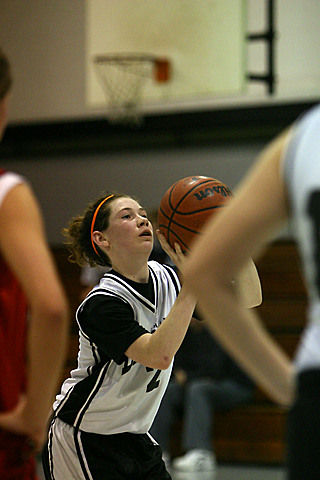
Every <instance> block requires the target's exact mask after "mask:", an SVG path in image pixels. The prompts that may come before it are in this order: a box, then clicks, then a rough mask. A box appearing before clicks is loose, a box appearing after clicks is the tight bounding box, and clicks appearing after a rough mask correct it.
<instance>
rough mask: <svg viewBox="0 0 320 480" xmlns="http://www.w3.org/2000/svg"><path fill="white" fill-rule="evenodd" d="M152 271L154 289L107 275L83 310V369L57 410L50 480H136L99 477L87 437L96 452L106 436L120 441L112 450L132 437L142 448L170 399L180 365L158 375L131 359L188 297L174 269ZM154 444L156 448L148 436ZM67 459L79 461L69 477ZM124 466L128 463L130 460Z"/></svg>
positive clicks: (80, 312) (50, 445)
mask: <svg viewBox="0 0 320 480" xmlns="http://www.w3.org/2000/svg"><path fill="white" fill-rule="evenodd" d="M148 265H149V272H150V275H149V282H148V283H147V284H142V283H136V282H133V281H130V280H128V279H126V278H125V277H123V276H122V275H120V274H119V273H117V272H115V271H113V270H111V271H110V272H108V273H106V274H105V275H104V276H103V277H102V279H101V281H100V283H99V284H98V285H97V286H95V287H94V288H93V289H92V290H91V292H90V293H89V294H88V296H87V297H86V299H85V300H84V301H83V302H82V304H81V305H80V307H79V308H78V310H77V313H76V319H77V322H78V325H79V343H80V349H79V354H78V367H77V369H75V370H73V371H72V372H71V374H70V378H68V379H67V380H66V381H65V382H64V383H63V385H62V388H61V393H60V394H59V395H58V396H57V398H56V402H55V404H54V411H55V415H54V419H53V422H52V425H51V429H50V431H49V442H48V454H49V468H50V475H51V476H48V473H46V475H47V478H52V479H55V480H65V479H66V478H68V480H72V479H80V478H89V479H91V478H92V479H98V478H99V480H102V479H103V478H108V479H109V478H131V476H130V475H128V476H127V477H126V476H120V474H119V476H116V473H114V476H112V475H113V474H112V473H111V472H110V474H109V476H104V477H101V476H100V477H99V475H101V473H100V474H98V473H95V472H94V468H95V465H94V464H97V463H98V462H100V461H101V460H102V462H103V461H104V458H102V459H101V458H99V456H98V457H97V458H94V457H95V455H94V452H92V450H91V452H90V455H86V448H85V447H84V445H83V438H86V437H87V436H88V435H90V436H91V437H90V439H91V440H90V443H91V446H92V444H93V443H94V441H97V443H100V444H101V442H103V441H104V440H102V436H108V437H109V439H110V438H112V439H113V442H112V443H110V445H111V448H113V447H112V445H115V443H116V440H115V437H117V440H118V439H119V438H120V437H119V435H121V434H125V435H127V434H130V435H131V437H130V440H125V443H127V442H130V443H132V442H135V441H136V439H137V438H138V437H139V434H142V435H145V434H147V432H148V430H149V428H150V427H151V425H152V423H153V420H154V417H155V415H156V413H157V411H158V408H159V405H160V402H161V399H162V397H163V395H164V393H165V390H166V387H167V384H168V381H169V378H170V374H171V369H172V364H171V365H170V367H169V368H168V369H167V370H154V369H152V368H148V367H146V366H144V365H141V364H139V363H137V362H134V361H132V360H130V359H129V358H128V357H126V355H125V353H124V352H125V351H126V350H127V349H128V347H129V346H130V345H131V344H132V343H133V342H134V341H135V340H136V339H137V338H139V337H140V336H141V335H143V334H145V333H147V332H148V333H153V332H154V331H155V330H156V329H157V328H158V327H159V325H161V323H162V322H163V320H164V319H165V318H166V317H167V315H168V314H169V312H170V310H171V308H172V306H173V304H174V302H175V300H176V297H177V295H178V293H179V290H180V283H179V280H178V277H177V275H176V273H175V272H174V270H173V269H172V268H170V267H168V266H164V265H161V264H159V263H157V262H154V261H150V262H148ZM67 432H68V433H67ZM87 434H88V435H87ZM132 434H134V438H132ZM92 436H95V439H93V441H92ZM107 441H108V439H106V442H107ZM147 441H148V442H149V443H150V444H151V445H152V446H154V444H155V442H154V441H153V439H151V437H150V436H148V435H147ZM90 448H91V447H90ZM106 448H109V447H106ZM118 448H121V447H118ZM142 448H144V447H142ZM120 453H121V452H118V454H120ZM106 454H107V452H105V454H104V456H106ZM66 455H68V456H70V458H71V457H72V460H70V461H69V460H68V462H69V464H70V462H71V463H72V467H71V466H70V470H67V471H65V470H64V471H63V469H62V468H61V463H62V462H60V461H59V460H61V458H62V457H64V459H65V458H66ZM90 456H92V459H91V460H90V459H89V457H90ZM160 456H161V455H160ZM119 461H120V462H122V463H123V462H125V459H124V456H123V455H122V460H121V457H120V460H119ZM68 462H66V461H65V460H64V461H63V463H64V464H66V463H68ZM90 462H91V463H90ZM105 467H106V466H105V465H104V469H105ZM108 467H109V465H108ZM101 471H103V468H102V467H101ZM136 476H137V474H136ZM132 478H134V475H133V476H132ZM137 478H138V476H137ZM139 478H140V477H139ZM141 478H144V477H143V476H141ZM146 478H147V476H146ZM150 478H170V476H161V477H157V476H154V477H150Z"/></svg>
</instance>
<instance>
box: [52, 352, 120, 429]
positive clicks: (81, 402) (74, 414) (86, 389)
mask: <svg viewBox="0 0 320 480" xmlns="http://www.w3.org/2000/svg"><path fill="white" fill-rule="evenodd" d="M110 363H111V360H110V359H109V360H108V361H107V362H105V361H104V362H101V363H100V364H98V365H95V366H94V367H93V368H92V373H91V375H89V376H88V377H86V378H84V379H83V380H81V381H80V382H78V383H76V384H75V385H73V387H72V390H71V392H68V394H67V400H66V398H64V399H63V400H62V402H61V404H60V405H59V406H58V408H57V416H58V417H59V418H60V419H61V420H62V421H64V422H65V423H67V424H68V425H73V426H74V427H76V428H79V427H80V424H81V422H82V418H83V416H84V414H85V413H86V411H87V410H88V408H89V406H90V404H91V402H92V401H93V399H94V397H95V396H96V395H97V393H98V392H99V390H100V387H101V385H102V383H103V380H104V377H105V376H106V373H107V370H108V368H109V365H110ZM64 400H66V401H65V402H64Z"/></svg>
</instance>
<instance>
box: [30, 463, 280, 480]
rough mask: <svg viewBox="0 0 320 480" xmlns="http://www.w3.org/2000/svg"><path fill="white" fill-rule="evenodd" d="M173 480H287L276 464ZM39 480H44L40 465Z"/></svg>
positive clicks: (175, 476) (224, 467)
mask: <svg viewBox="0 0 320 480" xmlns="http://www.w3.org/2000/svg"><path fill="white" fill-rule="evenodd" d="M171 475H172V480H235V479H236V480H285V469H284V468H283V467H274V466H263V467H261V466H251V465H221V466H219V467H218V475H217V477H216V478H214V477H213V475H212V474H209V473H203V474H199V473H197V474H194V473H193V474H192V473H179V474H178V473H174V472H171ZM39 480H44V476H43V474H42V467H41V465H39Z"/></svg>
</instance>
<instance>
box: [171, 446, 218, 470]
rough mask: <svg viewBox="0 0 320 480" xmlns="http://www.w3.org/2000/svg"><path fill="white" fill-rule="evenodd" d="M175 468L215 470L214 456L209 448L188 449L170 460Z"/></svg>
mask: <svg viewBox="0 0 320 480" xmlns="http://www.w3.org/2000/svg"><path fill="white" fill-rule="evenodd" d="M172 466H173V468H174V469H175V470H180V471H182V472H213V471H215V470H216V460H215V456H214V455H213V453H212V452H210V451H209V450H200V449H194V450H190V451H189V452H188V453H186V454H185V455H184V456H183V457H178V458H175V459H174V460H173V462H172Z"/></svg>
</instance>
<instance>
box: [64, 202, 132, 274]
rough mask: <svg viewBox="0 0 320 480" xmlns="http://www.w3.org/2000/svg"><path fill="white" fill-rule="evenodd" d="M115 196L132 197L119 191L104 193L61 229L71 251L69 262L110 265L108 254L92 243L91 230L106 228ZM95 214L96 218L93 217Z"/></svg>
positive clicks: (92, 265) (81, 264)
mask: <svg viewBox="0 0 320 480" xmlns="http://www.w3.org/2000/svg"><path fill="white" fill-rule="evenodd" d="M108 197H109V198H108ZM117 198H132V197H130V196H129V195H124V194H121V193H115V194H109V195H108V194H107V193H106V194H104V195H102V196H100V197H99V198H98V199H97V200H96V201H95V202H93V203H90V204H89V205H88V206H87V208H86V210H85V211H84V213H83V215H81V216H79V217H74V218H72V219H71V220H70V222H69V225H68V227H67V228H64V229H63V230H62V233H63V234H64V235H65V237H66V238H67V239H66V242H65V243H66V245H67V246H68V249H69V251H70V253H71V254H70V256H69V260H70V262H73V263H77V264H78V265H80V266H83V265H85V264H86V263H89V264H90V266H91V267H94V266H96V265H101V266H105V267H111V262H110V259H109V257H108V255H106V254H105V253H104V252H103V251H102V250H101V249H100V248H99V247H98V245H93V243H92V234H91V230H98V231H100V232H102V231H103V230H105V229H106V228H108V226H109V219H110V214H111V205H112V203H113V202H114V200H116V199H117ZM104 200H106V201H104ZM99 206H100V207H99ZM95 214H96V218H95V219H94V216H95ZM92 222H94V225H92ZM94 247H95V248H94Z"/></svg>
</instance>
